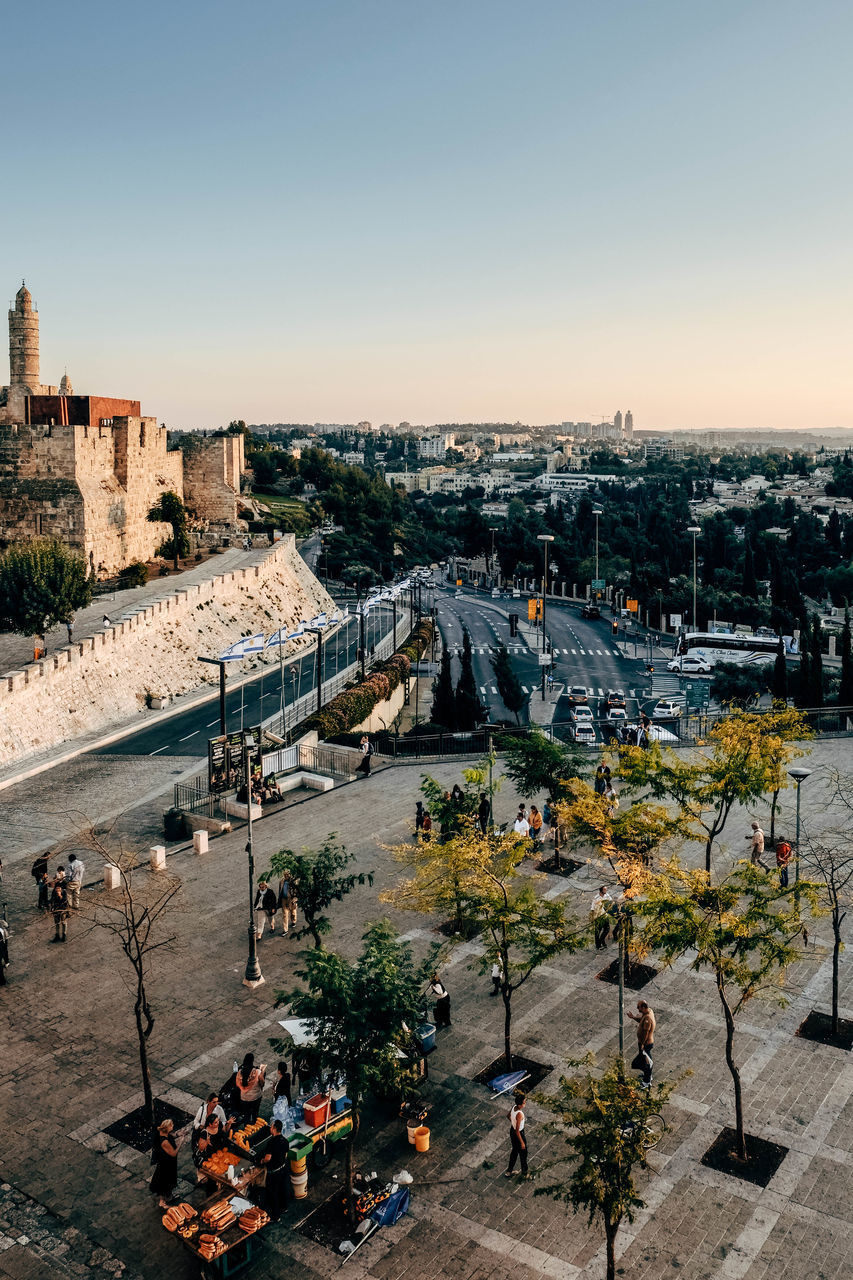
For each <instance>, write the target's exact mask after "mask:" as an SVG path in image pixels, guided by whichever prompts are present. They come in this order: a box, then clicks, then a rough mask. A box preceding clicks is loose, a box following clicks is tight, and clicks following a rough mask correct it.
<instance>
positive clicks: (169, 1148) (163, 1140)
mask: <svg viewBox="0 0 853 1280" xmlns="http://www.w3.org/2000/svg"><path fill="white" fill-rule="evenodd" d="M174 1129H175V1123H174V1121H173V1120H163V1121H161V1123H160V1124H158V1126H157V1128H156V1130H155V1132H154V1147H153V1150H152V1152H151V1163H152V1164H153V1165H154V1173H153V1174H152V1177H151V1181H150V1182H149V1184H148V1187H149V1190H151V1191H153V1193H154V1195H156V1196H159V1199H158V1201H157V1203H158V1204H159V1206H160V1208H161V1209H168V1208H169V1204H170V1202H171V1200H172V1197H173V1196H174V1194H175V1187H176V1186H177V1185H178V1151H179V1149H180V1143H179V1142H178V1141H177V1140H176V1138H175V1134H174Z"/></svg>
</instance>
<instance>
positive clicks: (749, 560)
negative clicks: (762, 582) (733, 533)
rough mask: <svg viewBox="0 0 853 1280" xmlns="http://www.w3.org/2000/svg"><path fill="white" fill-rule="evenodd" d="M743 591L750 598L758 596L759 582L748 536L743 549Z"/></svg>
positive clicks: (753, 598) (754, 598)
mask: <svg viewBox="0 0 853 1280" xmlns="http://www.w3.org/2000/svg"><path fill="white" fill-rule="evenodd" d="M741 592H742V593H743V595H745V596H746V597H747V598H748V599H750V600H756V599H757V598H758V583H757V582H756V580H755V561H754V558H753V554H752V543H751V542H750V540H749V539H748V538H747V540H746V545H745V547H744V551H743V580H742V583H741Z"/></svg>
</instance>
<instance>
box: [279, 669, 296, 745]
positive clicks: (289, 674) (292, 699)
mask: <svg viewBox="0 0 853 1280" xmlns="http://www.w3.org/2000/svg"><path fill="white" fill-rule="evenodd" d="M287 678H288V680H289V681H290V705H291V707H293V708H294V711H295V709H296V703H297V701H298V697H299V673H298V672H297V671H296V670H295V669H294V667H293V664H292V663H291V665H290V667H289V669H288V672H287ZM283 723H284V737H285V741H286V743H287V745H288V746H289V745H290V735H289V733H288V730H287V715H286V707H285V716H284V720H283Z"/></svg>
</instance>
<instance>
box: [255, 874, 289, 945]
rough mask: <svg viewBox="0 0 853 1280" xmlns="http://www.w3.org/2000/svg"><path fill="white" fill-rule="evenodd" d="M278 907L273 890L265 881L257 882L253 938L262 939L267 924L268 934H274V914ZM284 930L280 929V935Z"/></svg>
mask: <svg viewBox="0 0 853 1280" xmlns="http://www.w3.org/2000/svg"><path fill="white" fill-rule="evenodd" d="M277 907H278V898H277V897H276V895H275V893H274V892H273V890H272V889H271V888H270V887H269V885H268V884H267V882H266V880H259V881H258V890H257V893H256V894H255V937H256V938H262V937H263V936H264V925H265V924H268V925H269V927H270V933H275V913H276V909H277ZM283 932H284V930H283V929H282V933H283Z"/></svg>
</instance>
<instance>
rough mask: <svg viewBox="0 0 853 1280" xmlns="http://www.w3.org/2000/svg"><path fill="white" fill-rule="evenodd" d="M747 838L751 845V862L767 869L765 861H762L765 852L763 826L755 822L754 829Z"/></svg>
mask: <svg viewBox="0 0 853 1280" xmlns="http://www.w3.org/2000/svg"><path fill="white" fill-rule="evenodd" d="M746 839H747V840H749V841H750V846H749V860H750V862H751V863H752V865H753V866H754V867H761V869H762V870H763V871H766V870H767V868H766V867H765V865H764V863H763V862H762V861H761V858H762V855H763V854H764V832H763V831H762V830H761V827H760V826H759V825H758V823H757V822H753V824H752V831H751V832H750V833H749V835H748V836H747V837H746Z"/></svg>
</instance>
